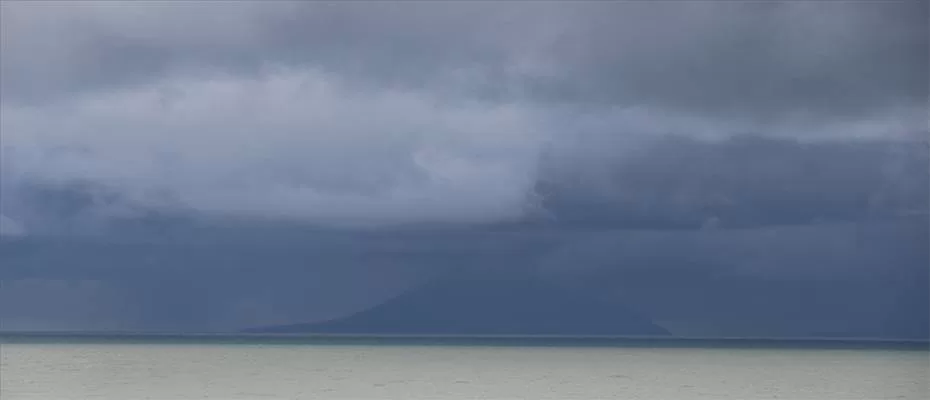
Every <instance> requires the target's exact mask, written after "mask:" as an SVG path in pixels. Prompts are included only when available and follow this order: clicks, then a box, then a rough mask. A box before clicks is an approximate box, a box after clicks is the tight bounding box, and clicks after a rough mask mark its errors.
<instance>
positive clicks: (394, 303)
mask: <svg viewBox="0 0 930 400" xmlns="http://www.w3.org/2000/svg"><path fill="white" fill-rule="evenodd" d="M502 275H503V276H502ZM512 275H513V274H487V275H486V276H485V275H482V274H476V273H456V274H451V275H450V276H444V277H441V278H440V279H437V280H436V281H434V282H431V283H428V284H426V285H424V286H422V287H419V288H416V289H413V290H411V291H409V292H406V293H403V294H401V295H399V296H397V297H395V298H393V299H391V300H388V301H387V302H385V303H382V304H380V305H378V306H375V307H373V308H370V309H368V310H364V311H361V312H359V313H356V314H353V315H350V316H347V317H345V318H341V319H335V320H331V321H324V322H317V323H305V324H294V325H283V326H271V327H261V328H254V329H248V330H246V331H245V332H246V333H308V334H382V335H572V336H588V335H605V336H608V335H609V336H667V335H669V331H667V330H666V329H665V328H662V327H661V326H658V325H656V324H655V323H654V322H653V321H652V320H651V319H650V318H648V317H646V316H643V315H638V314H637V313H635V312H633V311H631V310H627V309H624V308H623V307H620V306H618V305H616V304H612V303H609V302H603V301H600V300H597V299H594V298H589V297H588V296H585V295H584V294H583V293H579V292H577V291H570V290H565V289H561V288H557V287H554V286H553V285H552V284H550V283H546V282H543V281H541V280H538V279H533V278H532V277H519V276H512Z"/></svg>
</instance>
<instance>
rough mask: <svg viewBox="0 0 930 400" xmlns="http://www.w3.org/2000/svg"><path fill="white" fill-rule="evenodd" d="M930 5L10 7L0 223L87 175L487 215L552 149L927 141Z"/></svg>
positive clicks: (608, 157) (205, 202) (371, 214)
mask: <svg viewBox="0 0 930 400" xmlns="http://www.w3.org/2000/svg"><path fill="white" fill-rule="evenodd" d="M927 4H928V3H927V2H924V1H896V2H843V1H837V2H814V3H805V2H793V1H789V2H763V3H749V4H746V3H734V2H685V3H682V2H660V3H656V4H653V3H644V2H591V3H575V2H565V3H559V2H549V3H532V4H530V3H487V2H461V3H454V4H430V3H421V2H411V3H357V2H349V3H344V2H343V3H335V2H333V3H326V2H274V3H271V4H269V3H257V2H256V3H249V2H236V3H231V4H218V3H217V4H213V3H208V2H204V3H145V4H123V3H113V2H81V3H76V2H62V3H53V2H39V3H33V2H4V3H3V5H2V7H3V9H2V11H3V12H2V13H0V15H2V17H0V18H2V21H0V22H2V23H0V26H2V32H0V33H2V35H0V50H2V53H3V56H2V57H0V78H2V85H0V95H2V100H3V101H2V106H0V112H2V118H0V132H2V145H3V146H2V151H3V153H2V163H3V164H2V181H0V184H2V185H3V187H2V189H3V190H2V192H3V194H2V199H0V200H3V209H2V210H0V213H2V214H3V215H5V216H4V217H3V218H4V221H7V220H9V221H12V222H9V223H7V222H5V223H4V226H15V227H16V228H15V229H16V231H18V232H19V231H22V230H29V229H30V227H29V226H28V225H29V224H27V223H23V220H24V218H25V217H23V216H24V215H28V214H29V212H28V211H29V210H28V208H29V204H28V202H27V201H25V200H23V199H24V195H23V193H24V191H26V189H23V188H27V187H30V185H32V186H34V185H36V184H40V185H45V186H56V185H57V186H66V185H73V184H75V183H80V184H92V185H99V186H102V187H105V188H107V189H106V190H107V191H115V192H117V193H119V194H120V198H121V199H126V200H125V201H121V202H118V203H119V206H114V205H113V204H112V202H111V203H107V202H106V201H101V202H99V203H100V204H98V205H99V206H100V207H99V208H101V209H102V210H101V211H99V212H100V213H103V214H112V213H120V212H128V211H126V206H125V204H124V203H128V204H133V205H138V206H141V207H150V208H162V209H174V210H179V209H181V210H194V211H201V212H207V213H219V214H226V215H228V214H232V215H246V216H263V217H277V218H288V219H301V220H305V221H310V222H315V223H320V224H329V225H332V224H335V225H384V224H407V223H428V222H448V223H463V222H468V223H476V222H477V223H481V222H494V221H502V220H510V219H516V218H520V217H522V216H525V215H526V214H527V213H528V212H533V211H534V210H536V209H537V208H538V207H539V205H540V201H541V200H540V199H538V198H537V197H536V196H535V195H536V193H535V192H534V191H535V189H536V188H538V186H537V181H539V180H540V179H541V178H542V177H541V176H540V175H541V174H543V173H545V174H549V173H550V172H549V171H551V170H552V168H554V167H553V166H552V165H548V166H547V167H546V168H543V169H540V165H543V164H545V162H546V161H545V160H547V158H546V157H550V159H551V157H552V156H553V155H555V158H557V159H559V160H560V161H559V162H558V163H556V164H555V165H558V169H560V171H561V173H562V175H566V176H576V175H577V176H587V175H590V174H591V171H595V172H596V171H599V170H603V169H604V168H605V165H614V164H616V163H618V162H619V161H618V160H625V159H626V158H627V157H634V156H636V154H638V153H639V152H641V151H643V150H642V149H645V148H648V146H646V143H649V142H650V141H652V140H654V138H656V137H658V136H662V135H666V134H670V133H671V134H678V135H687V136H691V137H700V138H705V139H716V138H725V137H728V136H732V135H737V134H744V133H755V134H764V135H774V136H781V137H788V138H793V139H802V140H811V139H816V140H819V139H831V140H840V141H846V140H852V139H858V138H886V139H887V138H914V137H917V138H926V134H927V127H926V121H927V90H928V87H930V84H928V81H927V79H928V78H927V74H926V71H927V70H928V69H930V68H928V65H927V63H928V54H927V52H928V50H927V49H928V30H927V29H928V28H927V18H925V17H926V16H927V13H928V10H927ZM631 154H632V156H631ZM634 158H635V157H634ZM579 171H580V173H575V172H579ZM644 176H649V174H646V175H644ZM622 189H623V188H620V189H618V190H622ZM25 219H28V218H25ZM9 229H13V228H9ZM4 230H8V228H4Z"/></svg>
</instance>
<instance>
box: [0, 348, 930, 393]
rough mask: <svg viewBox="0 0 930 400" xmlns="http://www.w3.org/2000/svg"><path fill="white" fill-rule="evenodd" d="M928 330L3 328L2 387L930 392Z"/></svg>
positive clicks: (275, 390) (29, 389)
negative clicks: (805, 336) (454, 333)
mask: <svg viewBox="0 0 930 400" xmlns="http://www.w3.org/2000/svg"><path fill="white" fill-rule="evenodd" d="M928 384H930V352H928V347H927V345H926V343H917V344H914V343H903V344H902V343H891V344H889V343H863V342H838V341H793V342H791V341H789V342H784V341H755V340H661V341H654V340H635V339H610V340H590V339H579V338H573V339H566V338H519V337H514V338H426V339H424V338H382V337H362V338H256V337H213V336H193V337H188V336H157V337H152V336H128V337H127V336H93V337H88V336H80V335H78V336H68V335H44V336H43V335H38V336H34V335H32V336H30V335H16V336H2V335H0V399H3V400H137V399H138V400H142V399H155V400H189V399H220V400H234V399H236V400H238V399H248V400H270V399H281V400H285V399H286V400H297V399H314V400H319V399H353V400H368V399H372V400H374V399H398V400H414V399H430V400H441V399H492V400H505V399H507V400H509V399H566V400H567V399H579V400H581V399H583V400H593V399H668V400H675V399H682V400H688V399H739V400H751V399H794V400H800V399H817V400H829V399H844V400H848V399H868V400H874V399H915V400H916V399H923V400H925V399H928V398H930V388H928Z"/></svg>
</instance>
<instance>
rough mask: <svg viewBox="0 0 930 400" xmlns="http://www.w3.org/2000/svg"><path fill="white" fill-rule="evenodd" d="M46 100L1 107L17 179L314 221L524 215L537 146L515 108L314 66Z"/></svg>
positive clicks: (524, 114) (527, 120)
mask: <svg viewBox="0 0 930 400" xmlns="http://www.w3.org/2000/svg"><path fill="white" fill-rule="evenodd" d="M53 109H54V111H52V112H53V113H54V114H55V115H56V118H54V119H51V118H48V114H47V112H48V111H49V109H36V108H33V107H21V108H13V107H9V108H7V109H6V110H5V115H4V119H3V130H4V132H5V135H4V140H5V143H7V144H10V143H12V145H13V146H14V147H13V150H12V151H11V154H10V155H9V157H10V158H11V160H12V162H11V168H12V169H13V170H14V173H13V175H14V176H13V177H12V178H13V179H32V180H39V181H52V182H69V181H75V180H78V181H80V180H83V181H90V182H96V183H99V184H102V185H104V186H106V187H109V188H114V189H117V190H119V191H120V192H123V193H125V194H128V196H129V198H131V199H133V200H134V201H136V202H147V201H164V200H166V199H171V200H173V201H175V202H176V203H178V204H183V205H185V206H186V207H189V208H192V209H195V210H199V211H206V212H215V213H230V214H247V215H249V214H251V215H264V216H273V217H295V218H304V219H309V220H314V221H318V222H339V221H342V222H346V223H362V224H364V223H397V222H483V221H488V220H499V219H502V218H507V217H510V216H513V215H519V214H520V213H521V212H522V211H521V209H522V207H524V202H525V196H524V194H525V193H526V192H527V190H528V189H529V188H530V186H531V185H532V182H533V180H534V176H533V175H532V172H533V171H532V168H533V165H534V162H535V158H534V157H535V154H536V149H535V148H534V146H537V145H538V144H539V143H540V141H539V140H538V139H536V138H534V135H535V134H536V133H537V132H540V129H539V128H538V127H536V126H535V123H536V119H534V118H533V117H532V116H531V114H532V111H531V110H527V109H526V108H524V107H520V106H516V105H506V104H486V103H481V102H464V103H456V104H450V103H444V102H442V101H441V100H437V99H435V98H433V97H432V96H430V95H429V94H428V93H420V92H412V91H402V90H397V91H379V92H361V91H354V92H353V91H349V90H347V89H345V88H344V87H343V85H341V84H340V83H339V82H338V79H336V78H333V77H331V76H327V75H325V74H322V73H318V72H315V71H281V72H275V73H269V74H268V75H267V76H264V77H261V78H255V79H242V78H237V77H218V78H214V79H210V80H204V81H199V80H176V81H169V82H166V83H164V84H152V85H147V86H144V87H141V88H133V89H129V90H123V91H115V92H110V93H107V94H105V95H97V96H90V97H83V98H79V99H78V100H76V101H71V102H65V103H62V104H59V105H56V106H54V107H53ZM156 195H158V196H156ZM154 205H156V206H157V205H170V204H154Z"/></svg>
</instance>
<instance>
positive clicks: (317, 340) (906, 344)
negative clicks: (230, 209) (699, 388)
mask: <svg viewBox="0 0 930 400" xmlns="http://www.w3.org/2000/svg"><path fill="white" fill-rule="evenodd" d="M33 343H36V344H48V343H66V344H71V343H87V344H205V345H210V344H219V345H222V344H243V345H249V344H254V345H410V346H430V345H440V346H506V347H647V348H649V347H654V348H689V347H693V348H735V349H740V348H746V349H753V348H784V349H862V350H865V349H876V350H923V351H930V340H894V339H871V338H852V339H848V338H843V339H835V338H791V339H786V338H709V337H648V336H558V335H374V334H372V335H365V334H353V335H341V334H252V333H138V332H112V333H111V332H0V345H2V344H33Z"/></svg>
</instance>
